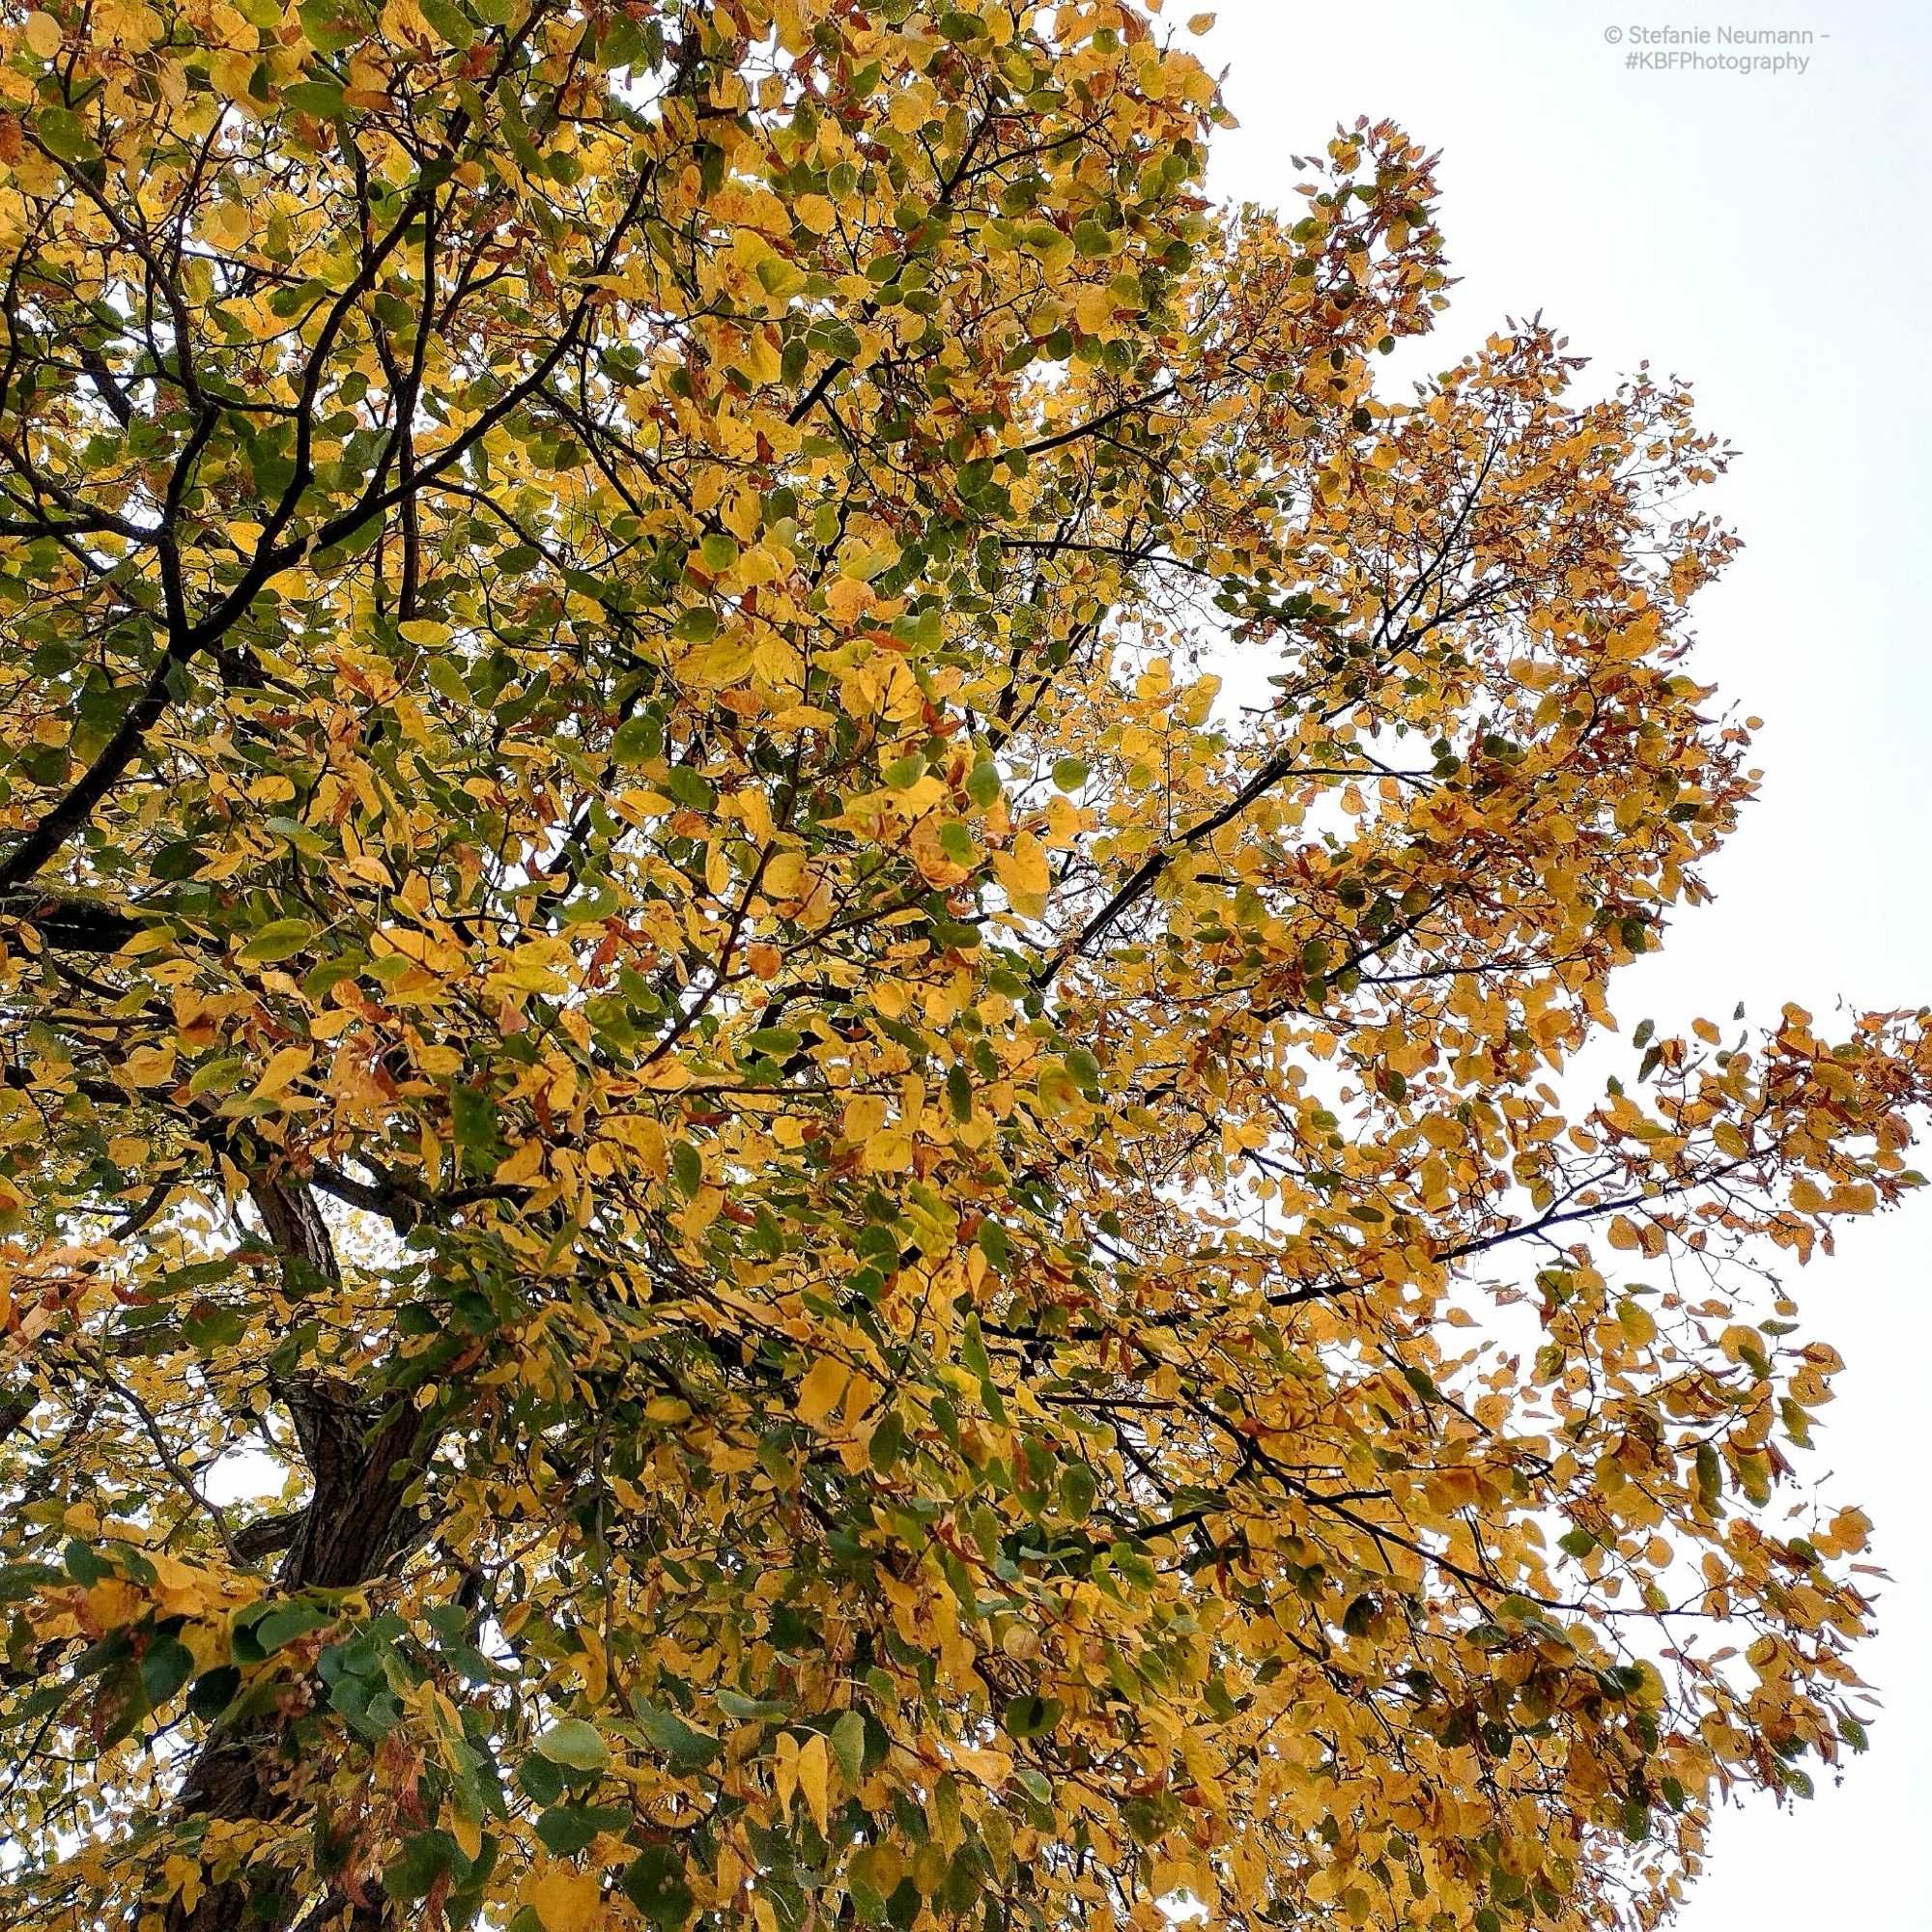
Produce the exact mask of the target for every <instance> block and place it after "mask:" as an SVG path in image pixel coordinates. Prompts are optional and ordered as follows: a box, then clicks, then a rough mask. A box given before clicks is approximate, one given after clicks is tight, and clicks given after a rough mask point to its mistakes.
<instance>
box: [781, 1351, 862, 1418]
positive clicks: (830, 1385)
mask: <svg viewBox="0 0 1932 1932" xmlns="http://www.w3.org/2000/svg"><path fill="white" fill-rule="evenodd" d="M851 1378H852V1371H851V1370H850V1369H848V1368H847V1367H846V1366H845V1364H844V1363H843V1362H840V1361H838V1360H836V1359H835V1358H834V1357H833V1356H831V1355H821V1356H820V1357H819V1358H818V1360H817V1361H816V1362H814V1363H813V1364H812V1367H811V1373H810V1375H808V1376H807V1377H806V1378H805V1379H804V1380H803V1381H802V1382H800V1383H799V1385H798V1402H797V1404H796V1406H795V1407H794V1409H793V1413H794V1414H795V1415H796V1416H797V1417H798V1419H799V1420H800V1421H801V1422H804V1423H811V1424H816V1423H820V1422H823V1421H824V1420H825V1418H826V1417H827V1416H828V1415H830V1414H831V1413H832V1411H833V1409H834V1408H835V1407H836V1406H837V1405H838V1398H839V1397H840V1396H841V1395H843V1394H844V1393H845V1384H846V1383H847V1382H848V1381H850V1380H851Z"/></svg>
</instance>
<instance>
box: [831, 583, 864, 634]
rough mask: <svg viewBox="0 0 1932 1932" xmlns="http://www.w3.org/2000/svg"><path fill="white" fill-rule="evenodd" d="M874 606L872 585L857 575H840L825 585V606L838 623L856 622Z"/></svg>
mask: <svg viewBox="0 0 1932 1932" xmlns="http://www.w3.org/2000/svg"><path fill="white" fill-rule="evenodd" d="M871 606H872V586H871V585H870V584H869V583H864V582H860V580H859V579H858V578H856V577H840V578H837V579H835V580H834V581H833V582H831V583H828V584H827V585H826V586H825V608H826V610H827V611H829V612H831V615H832V618H833V621H834V622H835V623H838V624H852V623H856V622H857V621H858V619H859V618H860V617H861V616H862V615H864V613H865V612H866V611H868V610H870V609H871Z"/></svg>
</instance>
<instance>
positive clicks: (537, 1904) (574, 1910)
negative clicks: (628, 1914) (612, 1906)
mask: <svg viewBox="0 0 1932 1932" xmlns="http://www.w3.org/2000/svg"><path fill="white" fill-rule="evenodd" d="M523 1901H524V1903H525V1904H526V1905H527V1906H528V1907H529V1908H530V1909H531V1910H532V1911H533V1912H534V1913H535V1914H536V1916H537V1918H539V1919H540V1920H542V1922H543V1927H544V1932H598V1928H599V1927H601V1926H602V1925H603V1924H604V1923H605V1913H604V1904H603V1900H602V1897H601V1896H600V1888H599V1885H598V1880H597V1874H596V1873H595V1872H578V1871H570V1870H568V1869H566V1868H565V1867H564V1866H562V1865H552V1866H551V1867H550V1868H549V1869H548V1870H547V1871H544V1872H541V1873H539V1874H538V1875H537V1876H535V1877H534V1878H530V1879H526V1880H525V1882H524V1886H523Z"/></svg>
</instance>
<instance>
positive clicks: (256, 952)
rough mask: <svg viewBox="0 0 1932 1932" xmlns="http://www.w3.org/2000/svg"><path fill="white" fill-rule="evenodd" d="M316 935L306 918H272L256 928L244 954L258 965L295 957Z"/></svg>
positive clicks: (243, 955) (243, 951)
mask: <svg viewBox="0 0 1932 1932" xmlns="http://www.w3.org/2000/svg"><path fill="white" fill-rule="evenodd" d="M314 937H315V927H314V926H313V925H311V924H310V923H308V921H307V920H305V919H271V920H270V922H269V923H268V924H267V925H264V926H260V927H258V928H257V929H256V932H255V936H254V938H252V939H251V940H249V942H248V943H247V945H246V946H244V947H243V948H242V949H241V956H242V958H243V959H246V960H250V961H252V962H253V963H255V964H256V965H272V964H274V963H275V962H276V961H278V960H282V959H291V958H293V957H294V956H295V955H296V954H297V953H298V952H300V951H301V950H302V948H303V947H304V946H306V945H307V944H308V943H309V941H310V940H311V939H313V938H314Z"/></svg>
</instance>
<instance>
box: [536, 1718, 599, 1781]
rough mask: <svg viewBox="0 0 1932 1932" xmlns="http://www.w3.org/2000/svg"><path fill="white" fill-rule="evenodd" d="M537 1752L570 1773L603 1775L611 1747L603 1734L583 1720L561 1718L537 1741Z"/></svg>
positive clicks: (593, 1725)
mask: <svg viewBox="0 0 1932 1932" xmlns="http://www.w3.org/2000/svg"><path fill="white" fill-rule="evenodd" d="M537 1751H538V1754H539V1755H540V1756H543V1757H547V1758H548V1759H549V1760H550V1761H551V1763H553V1764H562V1765H568V1766H569V1767H570V1769H571V1770H572V1771H602V1770H603V1769H604V1767H605V1766H606V1765H607V1764H609V1763H610V1761H611V1747H610V1746H609V1745H607V1744H606V1743H605V1742H604V1738H603V1734H602V1733H601V1732H600V1731H599V1730H598V1729H597V1727H596V1725H595V1724H587V1723H585V1722H584V1720H583V1719H582V1718H560V1719H558V1720H557V1721H556V1722H555V1723H554V1724H553V1725H552V1726H551V1727H550V1729H549V1730H547V1731H546V1732H544V1734H543V1736H542V1737H540V1738H538V1740H537Z"/></svg>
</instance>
